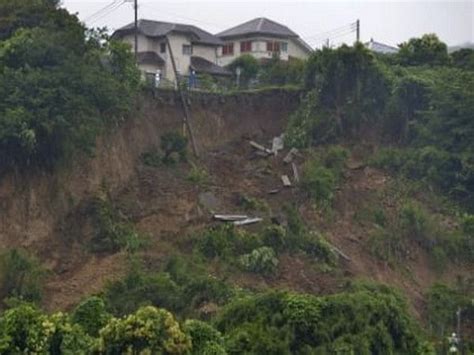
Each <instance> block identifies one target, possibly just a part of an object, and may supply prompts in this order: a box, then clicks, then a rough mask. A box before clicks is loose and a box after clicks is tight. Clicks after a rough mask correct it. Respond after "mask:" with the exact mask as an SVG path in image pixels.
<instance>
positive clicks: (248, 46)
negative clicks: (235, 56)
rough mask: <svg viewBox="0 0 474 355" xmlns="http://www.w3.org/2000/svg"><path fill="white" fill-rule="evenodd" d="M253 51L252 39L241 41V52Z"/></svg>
mask: <svg viewBox="0 0 474 355" xmlns="http://www.w3.org/2000/svg"><path fill="white" fill-rule="evenodd" d="M251 51H252V41H244V42H240V52H241V53H245V52H251Z"/></svg>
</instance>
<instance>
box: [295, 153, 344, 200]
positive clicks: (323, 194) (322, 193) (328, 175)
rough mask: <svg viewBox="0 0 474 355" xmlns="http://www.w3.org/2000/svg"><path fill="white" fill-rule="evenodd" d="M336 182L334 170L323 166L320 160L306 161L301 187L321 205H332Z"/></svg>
mask: <svg viewBox="0 0 474 355" xmlns="http://www.w3.org/2000/svg"><path fill="white" fill-rule="evenodd" d="M336 184H337V178H336V176H335V174H334V172H333V171H332V170H331V169H328V168H326V167H325V166H323V165H322V164H321V163H320V162H319V160H317V159H312V160H310V161H308V162H306V163H305V165H304V167H303V176H302V179H301V187H302V189H303V190H304V191H305V192H306V193H307V194H308V196H309V197H310V198H311V199H312V200H313V201H314V202H315V203H316V204H317V205H318V206H319V207H322V208H328V207H330V205H331V203H332V200H333V198H334V190H335V188H336Z"/></svg>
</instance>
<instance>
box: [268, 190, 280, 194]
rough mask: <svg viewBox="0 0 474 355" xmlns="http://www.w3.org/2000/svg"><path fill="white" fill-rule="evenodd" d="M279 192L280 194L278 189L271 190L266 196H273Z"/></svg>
mask: <svg viewBox="0 0 474 355" xmlns="http://www.w3.org/2000/svg"><path fill="white" fill-rule="evenodd" d="M279 192H280V189H273V190H270V191H268V194H269V195H274V194H277V193H279Z"/></svg>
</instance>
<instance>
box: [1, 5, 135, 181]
mask: <svg viewBox="0 0 474 355" xmlns="http://www.w3.org/2000/svg"><path fill="white" fill-rule="evenodd" d="M0 14H1V15H0V39H1V41H0V97H2V100H1V102H0V166H1V171H0V172H4V171H6V170H7V169H11V168H12V167H15V168H27V167H38V168H43V169H44V168H46V167H51V166H54V165H55V164H56V163H57V162H59V161H63V160H65V159H66V158H68V157H69V156H71V154H72V153H74V152H76V151H83V152H89V153H90V152H93V150H94V147H95V139H96V137H97V135H98V133H100V132H101V131H103V130H104V129H105V128H107V129H111V128H112V126H113V125H114V124H118V123H119V122H120V121H121V120H122V119H123V116H124V115H126V114H127V112H128V111H129V110H130V108H131V103H132V102H133V101H132V100H133V98H134V94H135V92H136V90H137V88H138V84H139V73H138V70H137V69H136V66H135V63H134V59H133V56H132V55H131V54H130V51H129V49H128V48H127V46H126V45H125V44H122V43H114V42H110V41H108V40H107V38H106V37H105V36H104V34H103V33H102V32H94V31H87V30H86V29H85V28H84V27H83V25H82V24H81V23H80V22H79V21H78V19H77V17H76V16H74V15H70V14H69V13H68V12H67V11H65V10H63V9H60V8H59V7H58V2H57V1H52V0H38V1H34V2H31V1H27V0H21V1H17V2H15V6H13V5H12V2H11V1H8V0H1V1H0Z"/></svg>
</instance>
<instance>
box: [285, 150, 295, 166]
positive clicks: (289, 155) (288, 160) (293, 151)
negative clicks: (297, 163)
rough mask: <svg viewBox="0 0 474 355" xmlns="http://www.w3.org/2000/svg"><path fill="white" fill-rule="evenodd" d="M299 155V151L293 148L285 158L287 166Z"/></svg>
mask: <svg viewBox="0 0 474 355" xmlns="http://www.w3.org/2000/svg"><path fill="white" fill-rule="evenodd" d="M297 154H298V149H296V148H291V149H290V151H289V152H288V154H287V155H286V156H285V158H283V161H284V162H285V163H287V164H289V163H291V162H292V161H293V158H294V156H295V155H297Z"/></svg>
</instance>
